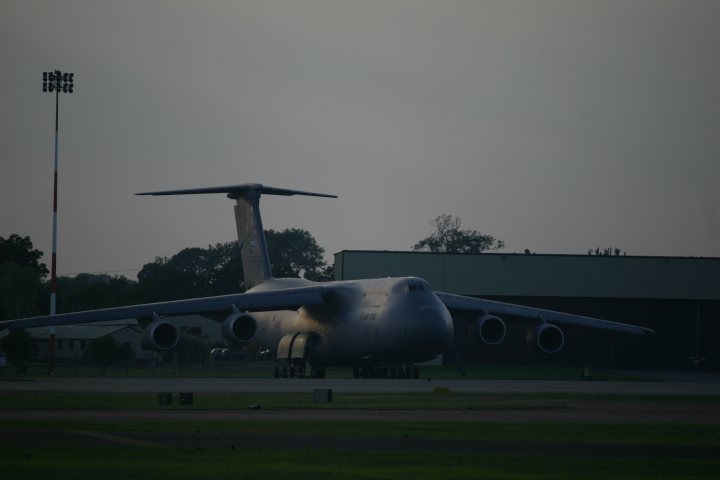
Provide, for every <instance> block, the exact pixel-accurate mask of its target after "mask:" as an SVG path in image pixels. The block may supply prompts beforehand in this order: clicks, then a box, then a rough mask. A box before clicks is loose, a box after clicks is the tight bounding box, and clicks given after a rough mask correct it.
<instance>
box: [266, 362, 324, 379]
mask: <svg viewBox="0 0 720 480" xmlns="http://www.w3.org/2000/svg"><path fill="white" fill-rule="evenodd" d="M273 377H275V378H325V367H313V366H312V365H310V364H305V365H302V364H295V365H287V366H283V367H275V368H274V369H273Z"/></svg>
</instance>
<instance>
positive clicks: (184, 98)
mask: <svg viewBox="0 0 720 480" xmlns="http://www.w3.org/2000/svg"><path fill="white" fill-rule="evenodd" d="M718 45H720V2H718V1H717V0H709V1H698V0H682V1H681V0H676V1H663V0H631V1H625V0H616V1H599V0H593V1H583V0H559V1H549V0H527V1H520V0H517V1H508V0H502V1H447V0H443V1H439V0H435V1H420V0H396V1H392V0H390V1H388V0H381V1H380V0H379V1H348V2H343V1H338V0H328V1H304V0H301V1H298V0H289V1H266V0H263V1H254V2H250V1H223V2H220V1H203V2H196V1H157V0H156V1H145V0H142V1H122V2H118V1H99V0H87V1H72V0H65V1H62V2H56V1H42V2H41V1H29V0H21V1H15V0H0V58H1V59H2V64H1V66H0V68H1V69H2V72H1V73H2V75H0V86H2V92H3V100H2V103H1V104H0V105H1V107H0V147H1V148H0V152H1V154H2V157H0V158H1V163H0V202H2V208H1V210H0V236H7V235H9V234H11V233H19V234H21V235H30V236H31V237H32V239H33V242H34V243H35V245H36V246H37V248H40V249H41V250H43V251H45V252H49V251H50V241H51V206H52V160H53V128H54V124H53V121H54V118H53V117H54V98H53V96H52V95H51V94H47V93H45V94H44V93H42V91H41V73H42V72H43V71H46V70H52V69H55V68H59V69H61V70H65V71H73V72H75V76H76V93H74V94H72V95H64V96H62V97H61V99H60V194H59V209H60V214H59V242H58V243H59V254H58V271H59V272H60V273H61V274H62V273H76V272H84V271H91V272H98V271H110V272H112V271H119V270H125V269H139V268H140V267H141V266H142V265H143V264H145V263H147V262H149V261H152V260H153V258H154V257H155V256H162V255H172V254H174V253H176V252H177V251H179V250H180V249H182V248H184V247H187V246H207V245H208V244H211V243H216V242H224V241H229V240H232V239H234V238H235V226H234V220H233V216H232V202H231V201H230V200H228V199H226V198H224V197H223V196H219V195H218V196H206V197H167V198H152V197H135V196H133V195H132V194H133V193H135V192H142V191H148V190H156V189H171V188H186V187H204V186H214V185H225V184H234V183H245V182H259V183H265V184H268V185H273V186H278V187H287V188H297V189H303V190H311V191H318V192H325V193H335V194H338V195H339V196H340V198H339V199H337V200H333V199H320V198H302V197H292V198H282V197H264V198H263V203H262V210H263V215H264V220H265V226H266V228H275V229H283V228H288V227H299V228H306V229H308V230H310V232H311V233H312V234H313V235H314V236H315V237H316V238H317V240H318V242H319V243H320V245H321V246H323V247H324V248H325V249H326V250H327V251H328V254H331V253H333V252H336V251H339V250H342V249H381V250H403V249H408V248H409V247H411V246H412V245H413V244H414V243H415V242H416V241H417V240H419V239H421V238H423V237H424V236H426V235H427V234H429V233H430V232H431V227H430V225H429V223H428V222H429V221H430V220H431V219H432V218H434V217H436V216H437V215H439V214H441V213H443V212H447V213H451V214H454V215H458V216H460V217H461V218H462V219H463V225H464V227H466V228H473V229H477V230H479V231H481V232H483V233H489V234H492V235H495V236H496V237H498V238H501V239H503V240H505V242H506V244H507V247H506V249H505V251H508V252H522V251H523V250H524V249H525V248H529V249H531V250H533V251H536V252H537V253H585V252H586V251H587V249H588V248H591V247H596V246H599V247H602V248H604V247H607V246H617V247H621V248H623V249H625V250H627V252H628V254H634V255H680V256H720V189H718V187H717V183H718V179H719V178H720V158H719V157H720V154H719V152H720V88H719V86H720V55H718ZM129 274H130V275H132V274H133V272H130V273H129Z"/></svg>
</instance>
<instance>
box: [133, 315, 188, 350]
mask: <svg viewBox="0 0 720 480" xmlns="http://www.w3.org/2000/svg"><path fill="white" fill-rule="evenodd" d="M179 339H180V334H179V333H178V329H177V327H176V326H175V325H173V324H172V323H170V322H168V321H167V320H155V321H154V322H152V323H151V324H150V325H148V326H147V327H145V330H143V336H142V347H143V349H145V350H155V351H157V352H165V351H167V350H171V349H173V348H174V347H175V345H177V343H178V340H179Z"/></svg>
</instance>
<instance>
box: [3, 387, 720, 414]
mask: <svg viewBox="0 0 720 480" xmlns="http://www.w3.org/2000/svg"><path fill="white" fill-rule="evenodd" d="M178 400H179V398H178V394H177V393H175V394H174V402H173V404H172V405H160V404H159V402H158V395H157V394H150V393H55V392H53V393H49V392H32V393H26V392H4V393H3V394H2V395H0V410H17V409H30V410H32V409H38V410H48V409H52V410H246V409H249V408H250V407H251V406H253V405H259V406H260V407H261V408H262V409H263V410H303V409H329V410H333V409H337V410H342V409H353V410H537V409H562V408H565V404H566V402H584V401H602V402H609V403H612V402H625V403H668V404H673V403H675V404H699V405H700V404H702V405H716V404H718V403H720V397H718V396H713V395H708V396H700V395H696V396H684V395H598V394H565V393H517V394H486V393H477V394H474V393H462V394H461V393H451V394H450V395H437V394H433V393H416V394H398V395H386V394H385V395H382V394H377V395H372V394H356V395H353V394H335V395H334V398H333V401H332V402H331V403H315V401H314V399H313V394H312V392H311V391H308V392H307V393H239V394H229V393H228V394H224V393H223V394H220V393H218V394H214V393H202V394H195V395H194V399H193V400H194V401H193V405H180V404H179V403H178Z"/></svg>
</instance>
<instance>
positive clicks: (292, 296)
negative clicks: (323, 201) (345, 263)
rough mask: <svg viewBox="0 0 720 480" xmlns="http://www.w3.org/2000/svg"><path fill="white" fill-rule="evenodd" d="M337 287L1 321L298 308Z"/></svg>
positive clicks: (43, 322) (44, 322)
mask: <svg viewBox="0 0 720 480" xmlns="http://www.w3.org/2000/svg"><path fill="white" fill-rule="evenodd" d="M335 290H336V289H334V288H333V287H332V286H328V285H313V286H309V287H298V288H285V289H281V290H270V291H264V292H251V293H239V294H234V295H221V296H217V297H204V298H192V299H188V300H174V301H170V302H159V303H147V304H144V305H130V306H127V307H116V308H104V309H101V310H88V311H84V312H74V313H63V314H60V315H54V316H50V315H46V316H42V317H33V318H23V319H17V320H6V321H3V322H0V329H3V328H9V329H11V330H16V329H21V328H32V327H43V326H50V325H55V326H59V325H76V324H81V323H91V322H103V321H109V320H121V319H127V318H138V317H150V316H153V315H157V316H160V317H163V316H167V315H191V314H203V313H213V312H228V315H229V314H230V313H232V309H233V306H234V307H236V308H237V309H238V310H241V311H258V310H267V311H272V310H296V309H298V308H300V307H301V306H303V305H324V304H326V303H328V302H331V301H332V297H333V296H334V295H335V293H336V291H335Z"/></svg>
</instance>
